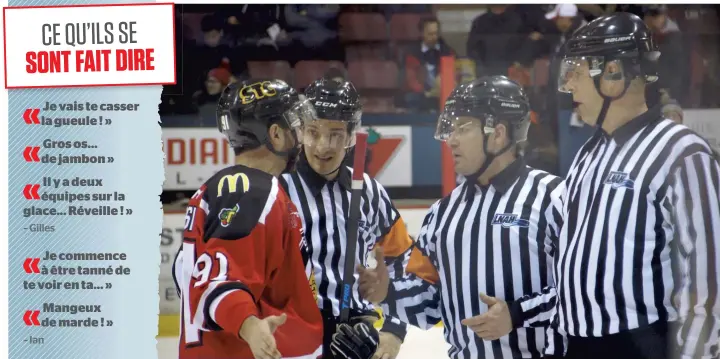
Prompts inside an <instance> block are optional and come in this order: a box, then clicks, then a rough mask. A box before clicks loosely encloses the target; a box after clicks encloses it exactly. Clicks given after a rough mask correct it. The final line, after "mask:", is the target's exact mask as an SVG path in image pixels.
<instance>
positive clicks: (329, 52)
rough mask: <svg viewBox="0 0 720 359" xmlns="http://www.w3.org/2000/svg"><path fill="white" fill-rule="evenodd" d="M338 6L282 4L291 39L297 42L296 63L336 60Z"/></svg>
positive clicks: (337, 47)
mask: <svg viewBox="0 0 720 359" xmlns="http://www.w3.org/2000/svg"><path fill="white" fill-rule="evenodd" d="M339 12H340V5H337V4H331V5H320V4H318V5H295V4H289V5H285V23H286V25H287V29H288V35H289V37H290V39H292V40H297V41H296V43H297V45H298V46H296V48H295V49H296V51H297V52H296V53H297V54H298V55H299V56H298V57H297V58H296V59H293V60H296V61H299V60H323V61H329V60H336V59H338V58H340V59H341V58H342V57H338V54H339V53H340V52H341V51H342V48H341V47H340V43H339V41H338V21H337V17H338V13H339Z"/></svg>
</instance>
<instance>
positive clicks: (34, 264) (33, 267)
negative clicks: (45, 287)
mask: <svg viewBox="0 0 720 359" xmlns="http://www.w3.org/2000/svg"><path fill="white" fill-rule="evenodd" d="M38 264H40V258H25V261H24V262H23V269H24V270H25V273H28V274H40V267H38Z"/></svg>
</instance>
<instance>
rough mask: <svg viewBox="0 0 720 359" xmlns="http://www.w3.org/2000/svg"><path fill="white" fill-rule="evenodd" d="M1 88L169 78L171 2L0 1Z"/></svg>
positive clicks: (151, 81)
mask: <svg viewBox="0 0 720 359" xmlns="http://www.w3.org/2000/svg"><path fill="white" fill-rule="evenodd" d="M3 17H4V19H5V22H4V29H3V30H4V32H5V36H4V38H5V43H4V46H5V88H7V89H13V88H48V87H82V86H122V85H166V84H175V82H176V71H175V56H176V54H175V51H176V49H175V5H174V4H172V3H148V4H107V5H78V6H37V7H35V6H27V7H23V6H21V7H7V8H3Z"/></svg>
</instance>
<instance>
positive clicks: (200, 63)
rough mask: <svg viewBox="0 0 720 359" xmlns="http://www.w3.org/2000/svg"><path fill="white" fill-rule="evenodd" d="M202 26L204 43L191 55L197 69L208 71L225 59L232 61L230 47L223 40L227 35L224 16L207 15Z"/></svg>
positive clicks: (200, 71) (201, 71)
mask: <svg viewBox="0 0 720 359" xmlns="http://www.w3.org/2000/svg"><path fill="white" fill-rule="evenodd" d="M200 27H201V30H202V32H203V38H202V43H200V44H199V45H198V46H197V48H196V49H195V50H194V51H193V52H192V54H191V57H192V59H193V62H195V66H196V67H195V70H196V71H198V72H199V73H206V72H207V71H209V70H210V69H214V68H216V67H218V66H220V64H221V63H222V62H223V61H225V62H226V63H229V62H230V59H229V57H228V54H230V47H229V46H228V45H227V44H226V43H225V42H224V41H223V40H224V37H225V32H224V31H223V28H224V27H225V19H224V18H222V17H220V16H216V15H206V16H205V17H203V19H202V22H201V23H200ZM197 80H198V81H199V80H201V79H200V78H198V79H197ZM196 88H197V87H196Z"/></svg>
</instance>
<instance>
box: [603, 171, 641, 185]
mask: <svg viewBox="0 0 720 359" xmlns="http://www.w3.org/2000/svg"><path fill="white" fill-rule="evenodd" d="M605 184H609V185H611V186H612V188H614V189H618V188H627V189H633V187H635V181H633V180H632V179H630V175H629V174H627V173H625V172H619V171H613V172H610V174H609V175H608V176H607V178H606V179H605Z"/></svg>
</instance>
